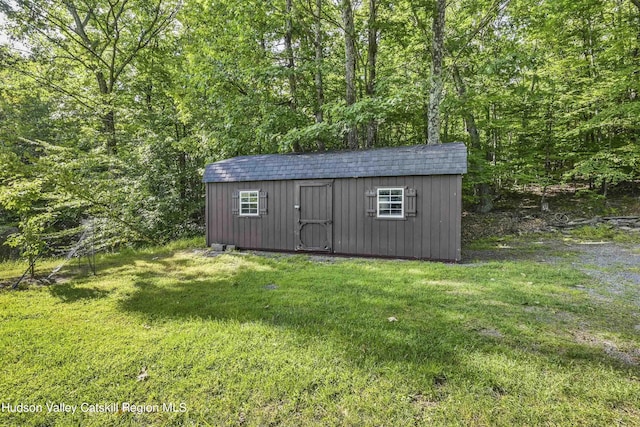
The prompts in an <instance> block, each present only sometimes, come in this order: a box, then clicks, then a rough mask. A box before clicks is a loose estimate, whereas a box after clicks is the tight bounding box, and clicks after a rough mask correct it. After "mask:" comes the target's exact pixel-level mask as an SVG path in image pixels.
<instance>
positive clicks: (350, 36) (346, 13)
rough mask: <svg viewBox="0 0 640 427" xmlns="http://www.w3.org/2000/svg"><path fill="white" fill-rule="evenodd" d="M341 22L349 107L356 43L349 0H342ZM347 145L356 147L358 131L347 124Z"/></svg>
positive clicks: (353, 96) (352, 98)
mask: <svg viewBox="0 0 640 427" xmlns="http://www.w3.org/2000/svg"><path fill="white" fill-rule="evenodd" d="M342 23H343V25H344V45H345V49H344V50H345V81H346V85H347V94H346V101H347V107H349V106H351V105H353V104H355V103H356V43H355V26H354V23H353V9H352V7H351V0H343V1H342ZM347 147H348V148H349V149H351V150H355V149H357V148H358V133H357V129H356V127H355V125H349V130H348V131H347Z"/></svg>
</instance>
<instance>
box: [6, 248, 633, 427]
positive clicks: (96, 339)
mask: <svg viewBox="0 0 640 427" xmlns="http://www.w3.org/2000/svg"><path fill="white" fill-rule="evenodd" d="M54 264H55V263H54V262H49V264H46V265H45V267H52V266H53V265H54ZM98 269H99V271H98V276H96V277H92V276H88V275H76V276H74V275H73V270H68V271H67V272H66V278H67V279H68V280H67V281H65V282H63V283H58V284H56V285H53V286H36V285H32V286H30V287H28V288H27V289H22V290H17V291H11V290H8V289H4V290H0V348H1V349H2V351H0V365H1V366H2V375H0V405H1V404H3V403H4V404H11V405H18V404H20V403H22V404H24V405H41V406H42V411H41V412H36V413H15V412H10V411H8V410H5V411H4V412H0V425H16V426H18V425H21V426H22V425H24V426H45V425H46V426H50V425H59V426H70V425H82V426H105V425H118V426H120V425H122V426H131V425H133V426H137V425H145V426H148V425H175V426H182V425H204V426H207V425H214V426H220V425H223V426H226V425H285V426H286V425H290V426H301V425H323V426H324V425H354V426H368V425H372V426H374V425H375V426H381V425H385V426H405V425H491V426H493V425H504V426H512V425H594V426H603V425H640V370H639V368H638V365H637V362H638V359H640V350H639V349H640V326H638V324H640V314H639V308H638V307H637V306H634V305H630V304H625V303H623V302H621V299H620V298H612V299H610V300H607V299H603V298H598V299H594V298H592V297H591V296H590V293H589V292H588V290H589V288H590V287H591V286H594V285H595V284H594V283H592V282H591V280H592V279H589V278H588V277H587V276H585V275H583V274H581V273H579V272H577V271H575V270H573V269H571V268H570V263H569V262H566V263H565V264H563V265H560V266H553V265H550V264H545V263H536V262H533V261H526V260H524V261H517V262H506V261H503V262H490V263H479V264H469V265H464V264H463V265H450V264H440V263H427V262H414V261H382V260H360V259H333V260H324V259H321V260H320V261H318V260H313V259H310V258H308V257H305V256H279V255H273V256H254V255H247V254H230V255H222V256H218V257H204V256H203V255H202V254H201V252H198V251H194V250H192V249H180V248H178V247H177V246H175V245H174V246H173V247H165V248H159V249H148V250H144V251H139V252H127V253H122V254H119V255H110V256H103V257H101V258H99V259H98ZM21 270H23V265H21V264H0V282H1V281H3V280H4V281H6V280H7V279H8V278H10V277H15V276H18V275H19V274H21V273H22V271H21ZM389 318H395V319H396V321H393V320H394V319H391V320H392V321H390V320H389ZM143 367H145V368H146V375H147V376H146V378H145V379H144V380H139V379H138V377H139V375H140V374H141V373H142V372H143ZM142 376H145V375H142ZM61 402H63V403H66V404H68V405H76V406H78V408H77V410H76V413H75V414H73V413H56V412H48V408H47V406H46V405H47V403H49V404H51V403H61ZM112 402H113V403H117V404H118V408H119V409H120V410H122V408H123V405H124V404H127V403H131V404H135V405H151V406H152V407H151V408H150V409H154V410H155V411H154V412H148V413H136V412H130V411H124V412H123V411H120V412H116V413H109V412H107V413H90V412H81V406H80V405H82V404H83V403H85V404H89V405H94V404H101V405H108V404H110V403H112ZM163 403H164V404H165V405H169V404H170V403H173V404H175V409H176V411H178V412H171V411H166V410H163V407H162V404H163ZM180 404H183V406H182V407H181V406H180ZM153 405H156V407H153ZM84 409H85V410H86V409H90V407H87V406H86V405H85V407H84ZM105 409H109V407H107V408H105ZM165 409H168V408H166V407H165ZM180 409H186V411H185V412H180Z"/></svg>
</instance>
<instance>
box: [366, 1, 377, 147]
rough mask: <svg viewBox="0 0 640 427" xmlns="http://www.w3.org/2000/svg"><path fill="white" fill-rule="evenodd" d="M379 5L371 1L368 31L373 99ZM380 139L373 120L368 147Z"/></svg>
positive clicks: (368, 88)
mask: <svg viewBox="0 0 640 427" xmlns="http://www.w3.org/2000/svg"><path fill="white" fill-rule="evenodd" d="M377 14H378V5H377V4H376V0H369V29H368V30H369V31H368V35H367V36H368V40H367V41H368V49H367V71H368V76H367V86H366V94H367V96H368V97H370V98H373V97H374V96H375V92H376V59H377V56H378V24H377V22H376V21H377ZM377 139H378V124H377V123H376V120H375V119H372V120H370V121H369V123H368V124H367V140H366V143H365V144H366V146H367V147H373V146H374V145H375V144H376V142H377Z"/></svg>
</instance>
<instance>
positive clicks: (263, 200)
mask: <svg viewBox="0 0 640 427" xmlns="http://www.w3.org/2000/svg"><path fill="white" fill-rule="evenodd" d="M232 214H233V215H234V216H245V217H260V216H262V215H266V214H267V192H266V191H262V190H235V191H234V192H233V194H232Z"/></svg>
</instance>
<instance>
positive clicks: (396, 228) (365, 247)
mask: <svg viewBox="0 0 640 427" xmlns="http://www.w3.org/2000/svg"><path fill="white" fill-rule="evenodd" d="M295 183H296V181H293V180H289V181H259V182H239V183H235V182H234V183H208V184H207V194H206V200H207V209H206V215H207V236H206V237H207V243H208V244H211V243H224V244H235V245H237V246H238V247H240V248H247V249H272V250H291V251H292V250H295V246H296V243H295V240H296V239H295V217H296V216H295V209H294V204H295V199H296V197H295V191H296V186H295ZM394 186H397V187H409V188H415V189H416V191H417V200H416V216H409V217H407V218H406V219H405V220H389V219H378V218H376V217H370V216H367V215H366V203H365V202H366V199H365V191H366V190H367V189H375V188H376V187H394ZM238 190H262V191H266V192H267V205H268V211H267V214H266V215H262V216H260V217H239V216H234V215H232V212H231V209H232V205H231V203H232V194H233V192H234V191H238ZM461 191H462V177H461V176H460V175H438V176H406V177H376V178H350V179H335V180H334V181H333V252H335V253H340V254H357V255H374V256H375V255H379V256H397V257H415V258H424V259H440V260H459V259H460V234H461V226H460V222H461V209H462V198H461ZM305 203H309V204H311V205H313V204H314V203H315V202H314V201H313V200H308V201H305Z"/></svg>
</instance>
